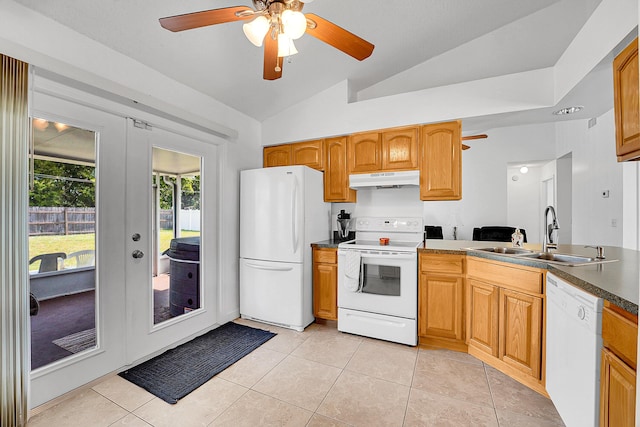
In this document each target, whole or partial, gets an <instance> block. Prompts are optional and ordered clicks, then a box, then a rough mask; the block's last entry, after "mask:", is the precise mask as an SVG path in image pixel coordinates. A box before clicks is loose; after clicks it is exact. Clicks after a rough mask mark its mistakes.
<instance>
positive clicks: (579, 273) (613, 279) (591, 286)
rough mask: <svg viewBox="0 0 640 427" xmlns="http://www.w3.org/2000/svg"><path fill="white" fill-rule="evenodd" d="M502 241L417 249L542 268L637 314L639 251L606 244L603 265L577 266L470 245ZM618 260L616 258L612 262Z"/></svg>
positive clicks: (332, 243) (329, 243) (589, 251)
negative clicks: (482, 249)
mask: <svg viewBox="0 0 640 427" xmlns="http://www.w3.org/2000/svg"><path fill="white" fill-rule="evenodd" d="M338 243H340V242H339V241H337V240H324V241H321V242H316V243H313V244H312V245H311V246H312V247H317V248H337V247H338ZM510 246H511V244H510V243H505V242H479V241H477V240H471V241H470V240H435V239H428V240H427V241H426V245H425V246H424V247H423V246H422V245H421V246H420V247H419V248H418V251H419V252H428V253H439V254H459V255H471V256H476V257H480V258H487V259H494V260H496V261H505V262H511V263H514V264H519V265H528V266H530V267H538V268H545V269H547V271H549V272H551V273H553V274H555V275H556V276H558V277H560V278H562V279H564V280H565V281H567V282H569V283H571V284H572V285H574V286H577V287H579V288H581V289H584V290H585V291H587V292H589V293H591V294H594V295H596V296H598V297H601V298H604V299H606V300H608V301H610V302H611V303H613V304H615V305H617V306H618V307H621V308H623V309H625V310H627V311H628V312H630V313H632V314H635V315H637V314H638V302H639V299H640V298H639V296H638V294H639V293H640V292H639V289H640V252H639V251H634V250H631V249H623V248H618V247H614V246H605V247H604V255H605V257H606V261H607V262H604V263H602V264H591V265H580V266H576V267H568V266H562V265H558V264H550V263H547V262H544V261H539V260H531V259H527V258H522V257H518V256H514V255H505V254H499V253H492V252H483V251H476V250H473V248H487V247H510ZM524 248H525V249H530V250H533V251H540V245H539V244H527V243H525V244H524ZM553 252H556V253H564V254H575V255H584V256H590V257H593V256H595V249H593V248H585V247H584V246H582V245H558V249H557V250H554V251H553ZM613 260H617V261H613Z"/></svg>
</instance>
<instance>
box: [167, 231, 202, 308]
mask: <svg viewBox="0 0 640 427" xmlns="http://www.w3.org/2000/svg"><path fill="white" fill-rule="evenodd" d="M163 255H167V256H168V257H169V260H170V265H169V275H170V280H169V311H170V312H171V316H172V317H173V316H179V315H181V314H184V313H187V312H189V311H191V310H195V309H197V308H200V237H179V238H175V239H172V240H171V244H170V245H169V249H167V250H166V251H164V252H163Z"/></svg>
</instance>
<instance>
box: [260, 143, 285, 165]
mask: <svg viewBox="0 0 640 427" xmlns="http://www.w3.org/2000/svg"><path fill="white" fill-rule="evenodd" d="M289 165H291V144H284V145H274V146H271V147H264V149H263V150H262V166H263V167H265V168H270V167H273V166H289Z"/></svg>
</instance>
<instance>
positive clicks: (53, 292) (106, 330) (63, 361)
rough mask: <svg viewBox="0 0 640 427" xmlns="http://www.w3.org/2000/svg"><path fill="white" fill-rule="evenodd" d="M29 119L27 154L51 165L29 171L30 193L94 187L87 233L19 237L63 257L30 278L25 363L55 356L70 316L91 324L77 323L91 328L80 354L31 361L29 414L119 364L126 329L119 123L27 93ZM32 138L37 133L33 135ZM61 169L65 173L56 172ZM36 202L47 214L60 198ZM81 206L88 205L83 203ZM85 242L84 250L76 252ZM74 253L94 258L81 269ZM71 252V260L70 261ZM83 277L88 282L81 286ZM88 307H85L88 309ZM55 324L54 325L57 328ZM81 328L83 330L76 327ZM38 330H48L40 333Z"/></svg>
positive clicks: (69, 228)
mask: <svg viewBox="0 0 640 427" xmlns="http://www.w3.org/2000/svg"><path fill="white" fill-rule="evenodd" d="M31 116H32V118H33V123H34V134H36V135H34V149H33V152H34V154H35V155H36V160H37V161H39V162H45V163H47V162H48V163H51V164H53V165H54V166H53V167H52V168H50V169H49V172H43V171H42V170H40V171H39V172H40V173H35V176H34V182H35V184H34V188H35V189H37V188H38V183H39V184H43V183H44V184H51V183H52V182H54V181H55V182H57V183H60V182H61V181H64V182H65V184H64V187H65V188H68V189H69V188H71V189H73V188H76V190H77V189H78V188H77V187H72V186H69V185H70V184H74V185H75V184H78V183H79V184H87V182H91V181H93V183H94V185H93V188H92V189H91V191H90V193H91V194H88V193H87V194H84V196H83V197H89V198H93V200H92V201H93V202H95V205H94V206H95V220H94V223H95V229H94V230H93V231H91V230H81V231H78V230H75V231H74V230H72V228H73V227H72V226H76V225H79V224H71V223H67V225H66V226H65V227H63V228H67V231H66V232H52V231H44V232H41V233H40V235H37V236H33V235H32V236H29V237H27V236H25V238H29V239H30V246H32V245H31V239H32V238H33V237H37V238H38V239H39V240H41V241H42V242H41V243H44V244H45V248H46V249H44V250H42V251H43V252H47V253H54V254H55V253H62V254H63V255H61V256H60V257H58V260H57V262H55V263H53V265H52V266H51V268H52V269H50V270H48V271H45V272H40V271H39V270H38V269H36V270H35V271H33V272H31V273H30V276H31V279H30V291H31V293H32V294H35V296H36V299H37V300H38V301H39V304H40V308H39V311H38V312H36V313H34V314H32V315H31V316H30V320H31V322H30V323H31V325H32V328H31V334H30V338H31V340H30V341H31V353H32V363H33V361H34V360H36V359H37V358H38V357H40V356H42V355H41V354H37V353H38V352H50V351H60V349H59V348H57V347H59V346H62V345H63V344H58V340H57V338H69V335H68V334H69V332H70V331H68V330H67V331H65V332H64V333H62V335H65V337H59V336H56V335H52V334H55V333H56V332H59V330H61V329H63V328H68V327H69V325H68V323H69V318H70V317H72V316H75V315H77V313H78V312H79V311H81V310H85V311H86V313H88V314H86V315H85V317H86V316H89V317H90V318H89V319H84V320H85V321H87V323H88V324H89V325H90V326H94V327H95V329H94V332H93V342H92V343H90V344H89V345H86V346H83V347H81V348H80V349H70V347H62V348H69V350H68V351H67V352H66V353H64V352H63V353H61V357H55V358H53V359H47V360H46V361H45V362H43V363H42V364H41V363H33V366H32V370H31V375H30V388H29V389H30V398H29V406H30V408H34V407H36V406H39V405H41V404H43V403H45V402H47V401H49V400H51V399H53V398H55V397H58V396H60V395H62V394H64V393H66V392H69V391H71V390H73V389H75V388H77V387H80V386H82V385H84V384H86V383H88V382H90V381H93V380H95V379H96V378H98V377H100V376H102V375H106V374H108V373H110V372H113V371H115V370H117V369H119V368H120V367H122V366H123V365H124V364H125V347H124V339H123V338H122V333H121V331H123V330H124V329H125V327H126V326H125V292H124V283H125V274H124V270H125V268H124V267H125V259H124V257H123V256H122V247H123V246H124V238H123V236H124V231H125V228H124V224H123V223H122V216H123V214H124V212H125V203H124V202H125V201H124V197H123V191H124V188H125V168H124V159H125V154H126V145H125V140H126V132H125V128H124V126H123V121H124V119H123V118H122V117H118V116H116V115H112V114H109V113H106V112H104V111H100V110H96V109H93V108H89V107H86V106H83V105H79V104H77V103H74V102H70V101H68V100H65V99H62V97H57V96H52V95H49V94H48V93H45V92H39V91H38V90H37V89H36V91H35V92H34V95H33V101H32V106H31ZM38 128H39V130H38ZM37 132H39V133H40V134H42V135H39V136H38V135H37ZM43 136H44V137H43ZM55 165H57V166H55ZM62 165H64V167H63V166H62ZM77 166H81V167H82V168H84V170H85V171H86V170H87V168H88V169H89V170H91V169H93V171H94V172H93V173H94V178H95V179H92V178H91V176H90V175H89V176H86V175H85V176H84V177H81V176H80V175H78V174H77V173H76V172H77V170H76V171H74V169H73V168H74V167H77ZM62 169H64V170H67V171H71V172H70V173H68V174H66V173H61V172H58V171H60V170H62ZM36 170H37V169H34V172H35V171H36ZM36 181H39V182H36ZM56 188H57V187H55V186H52V188H51V189H49V188H45V189H44V191H40V193H44V195H45V196H46V195H47V194H46V193H47V192H49V193H52V194H51V195H52V196H53V195H54V193H55V195H63V194H66V195H68V193H69V192H71V193H73V192H74V191H70V190H59V189H56ZM32 193H33V192H32ZM79 198H80V196H78V197H77V198H76V199H71V201H70V202H68V203H67V204H69V205H70V206H73V205H74V200H77V199H79ZM34 204H35V202H34ZM40 204H41V205H44V206H46V208H47V209H51V208H54V209H59V206H60V200H53V201H51V202H48V203H47V202H46V201H45V202H42V203H40ZM88 205H89V206H90V202H88ZM40 222H41V221H40ZM78 222H80V221H78ZM36 233H37V232H36ZM30 234H31V233H30ZM87 236H88V238H87ZM87 241H89V247H88V248H83V247H81V245H82V244H86V243H87ZM31 251H32V248H31V247H30V252H31ZM81 252H82V253H90V254H91V255H93V258H92V259H91V257H90V259H89V260H87V263H86V264H84V260H82V261H81V259H80V256H79V253H81ZM72 253H76V254H78V256H77V257H72V256H71V255H72ZM34 258H35V257H34ZM87 275H93V277H92V278H90V279H88V280H87V279H86V276H87ZM79 284H81V286H79ZM78 298H80V299H81V301H80V300H79V299H78ZM87 304H88V305H90V306H91V307H89V308H88V309H87ZM44 316H49V317H44ZM43 320H44V322H43ZM57 322H60V323H61V324H60V325H58V323H57ZM88 327H89V326H86V325H85V326H83V327H82V328H81V329H86V328H88ZM44 328H46V329H48V332H46V333H44V332H45V331H44ZM74 332H75V331H74ZM81 332H85V333H86V332H87V331H86V330H84V331H81ZM43 340H44V341H43ZM52 340H53V341H52ZM52 342H53V344H52ZM52 348H53V349H54V350H51V349H52ZM65 351H66V350H65Z"/></svg>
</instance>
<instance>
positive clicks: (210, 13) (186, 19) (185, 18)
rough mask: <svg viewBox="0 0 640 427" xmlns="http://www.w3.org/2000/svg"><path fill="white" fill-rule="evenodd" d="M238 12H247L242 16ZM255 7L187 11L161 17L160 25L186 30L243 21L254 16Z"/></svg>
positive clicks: (170, 28) (172, 29)
mask: <svg viewBox="0 0 640 427" xmlns="http://www.w3.org/2000/svg"><path fill="white" fill-rule="evenodd" d="M236 12H246V13H245V14H242V15H240V16H238V15H236ZM253 15H254V14H253V9H251V8H250V7H247V6H234V7H224V8H221V9H212V10H203V11H202V12H193V13H185V14H184V15H176V16H168V17H166V18H160V25H161V26H162V28H165V29H167V30H169V31H174V32H175V31H184V30H191V29H192V28H200V27H206V26H207V25H215V24H223V23H225V22H233V21H241V20H244V19H249V18H251V17H253Z"/></svg>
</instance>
